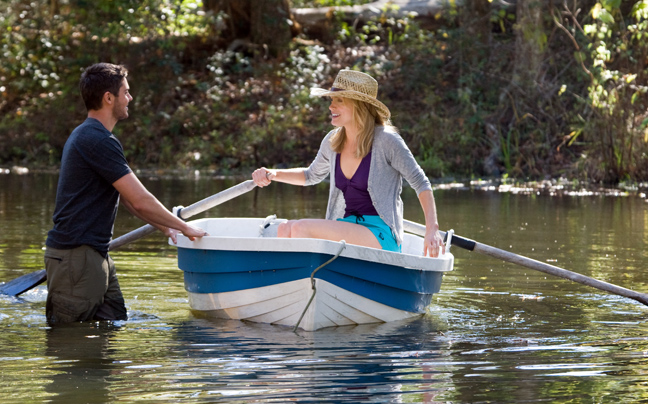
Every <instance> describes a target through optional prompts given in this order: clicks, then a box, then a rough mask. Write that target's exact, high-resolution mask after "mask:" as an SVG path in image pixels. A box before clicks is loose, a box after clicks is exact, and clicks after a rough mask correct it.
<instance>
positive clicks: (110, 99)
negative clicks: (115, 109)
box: [103, 91, 115, 105]
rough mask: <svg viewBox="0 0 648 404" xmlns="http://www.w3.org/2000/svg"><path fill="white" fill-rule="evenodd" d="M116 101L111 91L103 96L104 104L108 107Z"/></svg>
mask: <svg viewBox="0 0 648 404" xmlns="http://www.w3.org/2000/svg"><path fill="white" fill-rule="evenodd" d="M114 99H115V96H114V95H113V94H112V93H111V92H110V91H106V92H105V93H104V95H103V102H105V103H106V104H108V105H112V103H113V100H114Z"/></svg>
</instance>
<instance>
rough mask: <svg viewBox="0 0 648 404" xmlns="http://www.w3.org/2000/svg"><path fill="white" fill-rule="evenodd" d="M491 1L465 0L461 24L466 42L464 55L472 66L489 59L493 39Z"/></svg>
mask: <svg viewBox="0 0 648 404" xmlns="http://www.w3.org/2000/svg"><path fill="white" fill-rule="evenodd" d="M490 14H491V2H490V1H488V0H465V1H464V7H463V10H462V12H461V17H462V18H461V25H462V27H463V35H464V38H465V40H464V41H463V42H464V43H465V44H467V45H469V46H465V47H464V49H466V51H465V52H464V56H465V58H466V61H467V62H468V63H469V64H470V65H471V66H477V64H478V63H479V62H480V61H485V60H487V59H488V50H489V49H490V40H491V31H492V28H491V21H490Z"/></svg>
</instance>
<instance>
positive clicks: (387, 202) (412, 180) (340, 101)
mask: <svg viewBox="0 0 648 404" xmlns="http://www.w3.org/2000/svg"><path fill="white" fill-rule="evenodd" d="M377 94H378V83H377V82H376V80H374V79H373V78H372V77H371V76H369V75H368V74H365V73H361V72H358V71H353V70H342V71H340V73H339V74H338V75H337V77H336V78H335V81H334V82H333V87H332V88H331V89H330V90H325V89H321V88H313V89H311V95H314V96H319V97H330V98H331V105H330V107H329V110H330V111H331V123H332V124H333V125H334V126H335V127H336V128H335V129H333V130H332V131H331V132H329V133H328V134H327V135H326V137H325V138H324V140H323V141H322V144H321V146H320V149H319V151H318V153H317V156H316V157H315V160H314V161H313V162H312V163H311V165H310V167H308V168H294V169H287V170H270V169H267V168H265V167H262V168H259V169H257V170H255V171H254V173H252V179H253V180H254V182H255V183H256V184H257V185H258V186H259V187H264V186H267V185H269V184H270V183H271V182H272V181H279V182H285V183H288V184H293V185H314V184H317V183H319V182H321V181H322V180H324V179H325V178H326V177H327V176H328V175H329V174H331V187H330V191H329V201H328V208H327V213H326V219H301V220H290V221H288V222H286V223H282V224H281V225H280V226H279V228H278V231H277V234H278V236H279V237H293V238H321V239H326V240H333V241H340V240H345V241H346V242H347V243H350V244H356V245H361V246H366V247H373V248H382V249H384V250H388V251H395V252H400V251H401V244H402V242H403V202H402V200H401V198H400V194H401V191H402V183H403V178H405V179H406V180H407V182H408V183H409V184H410V185H411V186H412V188H414V190H415V191H416V193H417V195H418V198H419V201H420V202H421V206H422V207H423V212H424V213H425V223H426V232H425V241H424V247H423V255H425V256H427V255H429V256H432V257H436V256H438V254H439V250H440V248H443V249H444V250H445V247H444V246H443V240H442V238H441V235H440V234H439V224H438V222H437V214H436V206H435V203H434V196H433V194H432V187H431V185H430V181H429V180H428V179H427V177H426V176H425V173H424V172H423V170H422V169H421V167H419V165H418V164H417V162H416V160H415V159H414V156H413V155H412V153H411V152H410V150H409V148H408V147H407V145H406V144H405V142H404V141H403V139H402V138H401V137H400V135H399V134H398V132H397V131H396V128H395V127H393V126H392V125H391V123H390V121H389V118H390V116H391V114H390V112H389V109H388V108H387V107H386V106H385V105H384V104H383V103H382V102H380V101H378V100H377V99H376V96H377ZM334 219H335V220H334Z"/></svg>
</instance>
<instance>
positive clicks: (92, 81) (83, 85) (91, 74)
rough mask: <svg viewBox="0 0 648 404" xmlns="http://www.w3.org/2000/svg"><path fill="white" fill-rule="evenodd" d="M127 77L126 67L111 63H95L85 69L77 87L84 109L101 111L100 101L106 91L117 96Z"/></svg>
mask: <svg viewBox="0 0 648 404" xmlns="http://www.w3.org/2000/svg"><path fill="white" fill-rule="evenodd" d="M127 76H128V70H126V67H124V66H121V65H114V64H111V63H97V64H94V65H92V66H90V67H88V68H87V69H85V71H84V72H83V74H81V81H80V82H79V87H80V89H81V97H83V102H84V103H85V106H86V109H87V110H88V111H90V110H99V109H101V100H102V98H103V96H104V94H105V93H106V91H110V93H111V94H113V95H115V96H117V95H119V88H120V87H121V85H122V82H123V81H124V79H125V78H126V77H127Z"/></svg>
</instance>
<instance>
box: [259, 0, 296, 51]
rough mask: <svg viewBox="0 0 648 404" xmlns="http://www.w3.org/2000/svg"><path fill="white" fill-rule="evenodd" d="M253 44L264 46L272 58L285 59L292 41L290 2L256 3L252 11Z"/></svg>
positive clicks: (279, 0)
mask: <svg viewBox="0 0 648 404" xmlns="http://www.w3.org/2000/svg"><path fill="white" fill-rule="evenodd" d="M250 11H251V12H250V14H251V18H250V25H251V33H250V37H251V40H252V43H255V44H257V45H262V46H263V47H264V49H266V50H267V52H268V53H269V55H270V56H271V57H283V56H285V54H286V53H287V51H288V45H289V44H290V41H291V40H292V33H291V31H290V21H291V18H290V6H289V4H288V0H263V1H256V2H254V6H253V7H252V9H251V10H250Z"/></svg>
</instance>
